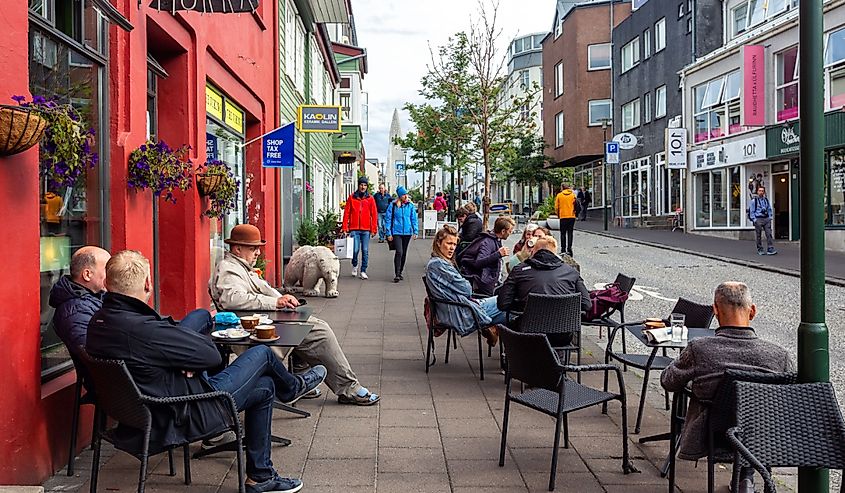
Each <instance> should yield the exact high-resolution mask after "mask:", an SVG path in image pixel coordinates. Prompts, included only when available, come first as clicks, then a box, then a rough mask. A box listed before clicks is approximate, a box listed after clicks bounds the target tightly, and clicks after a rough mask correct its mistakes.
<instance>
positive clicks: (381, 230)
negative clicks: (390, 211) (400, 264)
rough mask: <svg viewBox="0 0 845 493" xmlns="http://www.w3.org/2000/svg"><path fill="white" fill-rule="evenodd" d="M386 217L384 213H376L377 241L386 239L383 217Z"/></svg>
mask: <svg viewBox="0 0 845 493" xmlns="http://www.w3.org/2000/svg"><path fill="white" fill-rule="evenodd" d="M386 215H387V213H386V212H379V213H378V239H379V241H384V240H385V238H387V227H386V226H385V222H384V217H385V216H386Z"/></svg>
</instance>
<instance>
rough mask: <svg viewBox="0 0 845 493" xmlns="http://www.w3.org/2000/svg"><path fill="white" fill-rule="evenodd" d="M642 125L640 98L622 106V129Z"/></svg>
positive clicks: (626, 129)
mask: <svg viewBox="0 0 845 493" xmlns="http://www.w3.org/2000/svg"><path fill="white" fill-rule="evenodd" d="M639 126H640V98H637V99H635V100H633V101H631V102H630V103H627V104H625V105H623V106H622V131H623V132H625V131H628V130H631V129H632V128H636V127H639Z"/></svg>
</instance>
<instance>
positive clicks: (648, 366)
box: [605, 298, 713, 434]
mask: <svg viewBox="0 0 845 493" xmlns="http://www.w3.org/2000/svg"><path fill="white" fill-rule="evenodd" d="M672 313H683V314H684V315H686V317H687V318H686V325H687V326H688V327H696V328H708V327H710V324H711V322H712V321H713V307H712V306H710V305H702V304H700V303H695V302H693V301H689V300H686V299H684V298H680V299H679V300H678V302H677V303H676V304H675V307H674V308H672ZM640 324H642V322H634V323H630V324H618V325H617V326H616V327H614V328H613V330H612V331H611V332H610V336H609V337H608V338H607V347H606V348H605V363H610V362H611V361H613V360H616V361H619V362H621V363H622V364H624V365H628V366H633V367H634V368H639V369H640V370H643V372H644V373H643V389H642V392H641V393H640V405H639V409H638V410H637V422H636V424H635V425H634V433H635V434H636V433H639V432H640V426H641V425H642V420H643V410H644V408H645V397H646V392H647V391H648V377H649V374H650V373H651V371H652V370H665V369H666V367H667V366H669V364H670V363H671V362H672V361H674V359H675V358H672V357H670V356H667V355H666V349H663V350H662V354H661V355H658V354H657V351H658V349H657V348H654V349H653V350H652V351H651V353H649V354H629V353H627V352H626V351H625V348H624V346H623V348H622V352H621V353H617V352H615V351H614V350H613V341H614V340H615V339H616V334H617V332H619V331H620V330H621V331H622V333H623V334H624V332H625V328H626V327H627V326H629V325H640ZM606 388H607V378H606V377H605V389H606ZM663 394H664V399H665V406H666V410H667V411H668V410H669V409H670V408H671V406H670V403H669V392H666V391H664V393H663Z"/></svg>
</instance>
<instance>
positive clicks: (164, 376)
mask: <svg viewBox="0 0 845 493" xmlns="http://www.w3.org/2000/svg"><path fill="white" fill-rule="evenodd" d="M106 288H107V289H108V291H109V292H108V293H106V295H105V297H104V299H103V306H102V308H101V309H100V310H99V311H98V312H97V313H95V314H94V316H93V318H92V319H91V324H90V325H89V327H88V341H87V351H88V353H89V354H91V356H94V357H99V358H109V359H121V360H123V361H125V362H126V366H127V368H128V369H129V373H130V374H131V375H132V378H133V379H134V380H135V383H136V384H137V385H138V388H139V389H140V390H141V392H142V393H143V394H146V395H150V396H154V397H173V396H180V395H188V394H200V393H204V392H210V391H214V390H220V391H225V392H229V393H230V394H232V397H234V399H235V404H236V406H237V408H238V410H239V411H245V419H244V423H245V432H246V455H247V465H246V472H247V476H248V478H247V485H246V490H247V491H248V492H267V491H274V492H285V493H293V492H296V491H299V490H300V489H302V482H301V481H300V480H298V479H290V478H282V477H280V476H279V475H278V474H277V473H276V470H275V469H274V468H273V463H272V461H271V460H270V422H271V419H272V413H273V402H274V400H275V399H276V398H278V399H279V400H280V401H282V402H293V401H295V400H297V399H298V398H300V397H302V395H303V394H305V393H306V392H308V391H309V390H311V389H313V388H314V387H316V386H317V385H319V384H320V383H321V382H322V381H323V379H324V378H325V376H326V369H325V368H324V367H323V366H320V365H317V366H315V367H313V368H311V369H310V370H309V371H307V372H305V373H303V374H301V375H292V374H290V373H288V371H287V370H286V369H285V367H284V365H283V364H282V363H281V362H280V361H279V360H278V359H277V358H276V356H275V355H274V354H273V353H272V352H271V351H270V349H269V348H268V347H267V346H263V345H262V346H254V347H252V348H250V349H249V350H247V351H246V352H244V353H243V354H242V355H240V356H239V357H238V358H237V359H236V360H235V361H234V362H233V363H232V364H231V365H229V366H228V367H227V368H226V369H225V370H223V371H221V372H219V373H217V374H215V375H213V376H210V375H209V374H208V370H210V369H212V368H216V367H219V366H220V364H221V362H222V359H221V357H220V352H219V351H218V350H217V348H216V347H215V346H214V343H213V342H212V341H211V339H209V337H208V336H206V335H204V334H201V333H199V332H197V331H196V330H195V329H192V328H186V327H182V326H180V325H178V324H176V323H174V322H173V321H172V320H170V319H167V318H163V317H162V316H161V315H159V314H158V313H157V312H156V311H155V310H153V309H152V308H150V307H149V306H148V305H147V303H146V302H147V300H149V298H150V294H151V293H152V281H151V278H150V263H149V261H148V260H147V259H146V258H144V256H143V255H141V253H140V252H136V251H133V250H126V251H123V252H120V253H117V254H115V255H114V256H113V257H112V258H111V260H109V262H108V263H107V264H106ZM230 425H231V422H230V418H229V417H227V416H226V413H225V412H223V410H222V409H221V408H220V406H219V405H218V404H217V403H216V402H213V401H200V402H194V403H191V404H190V405H188V406H185V405H180V406H173V407H172V408H170V409H161V410H156V412H154V413H153V428H152V434H151V436H150V450H151V451H158V450H162V449H164V448H167V447H170V446H174V445H181V444H184V443H187V442H192V441H196V440H200V439H203V438H208V437H212V436H216V435H219V434H220V433H221V432H223V431H225V430H226V429H227V428H228V427H229V426H230ZM115 436H116V437H119V439H121V440H122V441H123V442H124V447H122V448H126V449H128V450H132V449H136V447H137V444H138V439H139V436H140V432H139V431H138V430H132V429H127V428H125V427H118V433H117V434H116V435H115Z"/></svg>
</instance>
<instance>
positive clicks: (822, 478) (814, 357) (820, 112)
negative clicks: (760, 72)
mask: <svg viewBox="0 0 845 493" xmlns="http://www.w3.org/2000/svg"><path fill="white" fill-rule="evenodd" d="M798 8H799V15H798V19H799V20H798V31H799V33H798V36H799V39H798V41H799V55H798V56H799V60H800V67H799V76H800V77H799V80H800V81H801V83H800V87H799V100H800V101H801V104H800V108H799V117H800V121H801V143H800V146H801V147H800V149H801V151H800V157H801V324H800V325H799V326H798V377H799V379H800V380H801V381H802V382H827V381H829V379H830V355H829V353H828V332H827V326H826V325H825V315H824V308H825V291H824V288H825V279H824V277H825V266H824V261H825V259H824V197H823V196H822V194H820V193H818V191H819V190H823V189H824V142H825V125H824V80H823V76H824V71H823V63H822V62H823V60H822V57H823V53H824V50H823V46H822V45H823V41H822V39H823V38H822V37H823V33H824V20H823V19H824V18H823V15H822V0H801V2H800V3H799V7H798ZM810 412H812V411H810ZM829 483H830V476H829V474H828V471H827V470H825V469H811V468H800V469H799V470H798V491H800V492H801V493H811V492H812V493H827V491H828V490H829Z"/></svg>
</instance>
